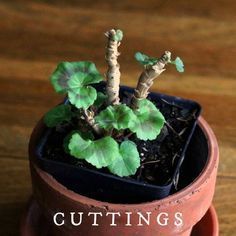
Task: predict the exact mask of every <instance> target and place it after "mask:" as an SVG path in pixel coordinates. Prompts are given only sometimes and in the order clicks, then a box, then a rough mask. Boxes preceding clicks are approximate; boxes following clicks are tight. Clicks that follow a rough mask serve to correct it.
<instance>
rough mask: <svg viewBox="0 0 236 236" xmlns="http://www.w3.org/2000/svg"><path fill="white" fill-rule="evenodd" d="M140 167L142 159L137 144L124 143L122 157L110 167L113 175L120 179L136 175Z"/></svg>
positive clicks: (121, 149)
mask: <svg viewBox="0 0 236 236" xmlns="http://www.w3.org/2000/svg"><path fill="white" fill-rule="evenodd" d="M139 166H140V157H139V153H138V150H137V147H136V145H135V143H133V142H131V141H124V142H122V143H121V145H120V155H118V156H117V157H116V159H115V160H114V161H113V162H112V164H111V165H109V166H108V169H109V171H110V172H111V173H113V174H116V175H118V176H120V177H123V176H129V175H134V174H135V173H136V171H137V169H138V167H139Z"/></svg>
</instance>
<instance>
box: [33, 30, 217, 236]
mask: <svg viewBox="0 0 236 236" xmlns="http://www.w3.org/2000/svg"><path fill="white" fill-rule="evenodd" d="M105 35H106V37H107V39H108V42H107V47H106V61H107V64H108V70H107V73H106V83H103V82H102V80H103V76H102V75H101V74H100V73H99V72H98V70H97V68H96V66H95V64H94V63H92V62H89V61H82V62H62V63H60V64H59V65H58V67H57V68H56V70H55V71H54V72H53V74H52V76H51V77H50V80H51V82H52V85H53V87H54V89H55V90H56V92H58V93H63V94H66V95H67V97H66V99H65V100H64V101H63V102H62V103H61V104H59V105H57V106H56V107H54V108H53V109H51V110H50V111H49V112H48V113H47V114H46V115H45V116H44V117H43V119H42V120H41V121H40V122H39V124H38V125H37V127H36V128H35V130H34V132H33V134H32V137H31V140H30V149H29V150H30V165H31V173H32V183H33V192H34V198H35V199H36V201H37V204H38V205H39V209H40V210H41V212H42V214H43V216H44V217H45V221H47V223H48V224H49V225H50V227H49V228H50V235H85V234H88V235H148V236H149V235H190V232H191V230H192V227H193V226H194V225H195V224H196V223H197V222H198V221H199V220H200V219H201V218H202V217H203V216H204V214H205V213H206V211H207V210H208V208H209V207H210V204H211V201H212V197H213V193H214V186H215V179H216V169H217V164H218V149H217V143H216V140H215V137H214V135H213V133H212V131H211V130H210V128H209V127H208V125H207V123H206V122H205V121H204V120H203V119H202V118H200V119H198V116H199V114H200V110H201V108H200V106H199V105H198V104H197V103H196V102H194V101H190V100H186V99H182V98H177V97H173V96H168V95H164V94H156V93H150V91H149V90H150V87H151V86H152V84H153V82H154V80H155V79H156V78H157V77H158V76H159V75H160V74H161V73H162V72H164V71H165V67H166V66H167V65H168V64H173V65H175V67H176V69H177V71H179V72H183V71H184V65H183V62H182V60H181V59H180V58H179V57H176V58H175V60H172V59H171V53H170V52H168V51H166V52H165V53H164V54H163V55H162V56H161V57H159V58H153V57H149V56H147V55H145V54H142V53H139V52H138V53H136V54H135V58H136V60H137V61H138V62H139V63H140V64H142V65H143V67H144V69H143V72H142V73H141V75H140V77H139V79H138V83H137V86H136V88H135V89H131V88H128V87H124V86H120V75H121V74H120V66H119V63H118V61H117V59H118V56H119V55H120V54H119V52H118V47H119V46H120V44H121V40H122V38H123V33H122V31H121V30H114V29H112V30H110V31H108V32H107V33H106V34H105ZM195 127H196V129H195ZM189 143H190V144H189ZM187 147H188V150H187ZM185 156H186V158H185ZM189 170H190V171H189ZM170 194H171V195H170ZM169 195H170V196H169ZM160 199H162V200H160Z"/></svg>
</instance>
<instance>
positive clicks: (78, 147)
mask: <svg viewBox="0 0 236 236" xmlns="http://www.w3.org/2000/svg"><path fill="white" fill-rule="evenodd" d="M91 143H92V141H91V140H85V139H83V138H82V137H81V136H80V134H79V133H78V132H76V133H74V134H72V135H71V138H70V140H69V145H68V149H69V150H70V154H71V155H72V156H74V157H77V158H79V159H85V158H86V157H85V156H84V155H81V153H83V151H84V150H86V149H87V148H88V147H89V145H90V144H91Z"/></svg>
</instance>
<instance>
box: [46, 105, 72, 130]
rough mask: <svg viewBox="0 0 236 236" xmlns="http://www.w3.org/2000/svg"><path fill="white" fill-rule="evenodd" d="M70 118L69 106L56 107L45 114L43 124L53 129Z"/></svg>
mask: <svg viewBox="0 0 236 236" xmlns="http://www.w3.org/2000/svg"><path fill="white" fill-rule="evenodd" d="M72 116H73V113H72V111H71V106H70V105H65V104H62V105H58V106H56V107H54V108H53V109H51V110H50V111H49V112H47V113H46V114H45V116H44V123H45V124H46V125H47V126H48V127H55V126H57V125H59V124H61V123H62V122H64V121H70V120H71V118H72Z"/></svg>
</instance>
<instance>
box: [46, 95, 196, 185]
mask: <svg viewBox="0 0 236 236" xmlns="http://www.w3.org/2000/svg"><path fill="white" fill-rule="evenodd" d="M130 97H131V94H130V93H127V92H123V93H122V94H121V98H122V102H123V103H129V101H130ZM149 99H150V100H152V99H151V98H149ZM152 102H153V103H155V104H156V106H157V107H158V108H159V110H160V111H161V112H162V114H163V115H164V117H165V119H166V123H165V125H164V127H163V129H162V131H161V133H160V135H159V136H158V137H157V139H156V140H153V141H142V140H139V139H138V138H137V137H136V136H135V135H130V134H129V133H124V136H122V137H117V138H116V140H117V141H118V142H122V140H123V139H124V137H125V136H127V135H128V136H129V139H130V140H132V141H133V142H135V143H136V144H137V148H138V151H139V154H140V158H141V166H140V168H139V169H138V170H137V172H136V174H135V175H134V176H130V177H125V178H129V179H130V178H132V179H135V180H138V181H142V182H145V183H149V184H155V185H165V184H168V183H170V182H171V181H172V180H173V175H174V172H175V169H176V166H177V164H178V162H179V160H180V158H181V157H182V156H183V153H184V149H185V144H186V141H187V140H188V137H189V135H190V133H191V130H192V128H193V125H194V122H195V121H196V118H197V114H198V113H199V110H198V109H197V108H196V107H195V108H194V109H192V110H191V109H186V108H183V107H182V106H180V105H177V104H173V103H170V102H168V101H167V100H165V99H162V98H160V99H159V100H158V101H157V100H155V101H153V100H152ZM72 130H83V131H85V132H90V131H91V129H90V127H89V126H87V125H86V123H85V121H84V120H79V121H78V119H75V120H73V121H72V122H71V123H69V124H68V123H66V124H62V125H60V126H59V127H56V128H52V129H51V132H50V134H49V136H48V139H47V142H46V143H45V145H44V148H43V157H44V158H48V159H53V160H56V161H60V162H65V163H69V164H71V165H79V166H84V167H86V168H90V169H96V168H95V167H93V166H92V165H90V164H89V163H87V162H85V161H83V160H78V159H76V158H74V157H72V156H70V155H69V154H68V153H66V152H65V150H64V145H63V143H64V139H65V137H66V136H67V135H68V134H69V133H70V132H71V131H72ZM99 171H102V172H105V173H109V174H110V172H108V170H107V169H106V168H103V169H100V170H99Z"/></svg>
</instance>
